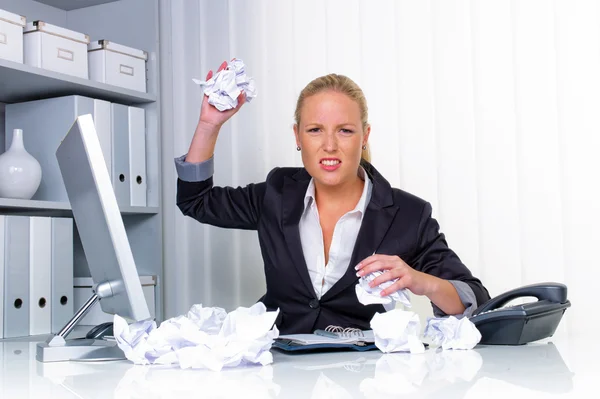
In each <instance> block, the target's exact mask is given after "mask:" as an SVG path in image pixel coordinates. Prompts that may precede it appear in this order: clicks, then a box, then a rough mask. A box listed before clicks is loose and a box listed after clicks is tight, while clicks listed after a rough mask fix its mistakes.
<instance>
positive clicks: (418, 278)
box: [356, 255, 437, 296]
mask: <svg viewBox="0 0 600 399" xmlns="http://www.w3.org/2000/svg"><path fill="white" fill-rule="evenodd" d="M356 270H357V273H356V275H357V276H359V277H362V276H366V275H368V274H370V273H373V272H375V271H378V270H380V271H382V272H384V273H382V274H381V275H380V276H378V277H376V278H375V279H374V280H373V281H371V282H370V283H369V285H370V286H371V287H376V286H378V285H380V284H382V283H385V282H386V281H390V280H394V279H398V281H396V282H395V283H394V284H392V285H390V286H389V287H387V288H386V289H385V290H383V291H381V295H382V296H385V295H390V294H393V293H394V292H396V291H399V290H401V289H403V288H408V289H409V290H410V291H411V292H412V293H413V294H415V295H428V294H429V293H431V292H432V290H433V289H434V287H435V284H436V279H437V277H435V276H431V275H429V274H426V273H423V272H419V271H417V270H415V269H413V268H412V267H410V266H409V265H407V264H406V262H404V261H403V260H402V259H400V257H398V256H395V255H393V256H390V255H372V256H369V257H368V258H366V259H365V260H363V261H362V262H360V263H359V264H358V265H357V266H356Z"/></svg>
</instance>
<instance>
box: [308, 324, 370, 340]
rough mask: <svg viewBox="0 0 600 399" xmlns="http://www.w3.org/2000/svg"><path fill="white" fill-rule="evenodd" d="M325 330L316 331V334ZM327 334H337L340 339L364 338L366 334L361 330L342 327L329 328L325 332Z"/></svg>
mask: <svg viewBox="0 0 600 399" xmlns="http://www.w3.org/2000/svg"><path fill="white" fill-rule="evenodd" d="M320 331H323V330H317V331H315V334H318V332H320ZM324 331H325V332H328V333H331V334H335V336H336V337H338V338H351V337H364V336H365V333H364V332H363V330H361V329H360V328H352V327H346V328H344V327H340V326H327V327H326V328H325V330H324Z"/></svg>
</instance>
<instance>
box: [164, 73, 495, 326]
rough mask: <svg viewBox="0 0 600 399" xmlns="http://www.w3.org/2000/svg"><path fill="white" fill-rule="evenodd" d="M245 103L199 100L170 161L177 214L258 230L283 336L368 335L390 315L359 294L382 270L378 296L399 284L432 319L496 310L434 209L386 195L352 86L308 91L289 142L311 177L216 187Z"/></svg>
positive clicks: (279, 173) (276, 176) (328, 79)
mask: <svg viewBox="0 0 600 399" xmlns="http://www.w3.org/2000/svg"><path fill="white" fill-rule="evenodd" d="M226 66H227V63H226V62H224V63H223V64H222V65H221V66H220V68H219V71H220V70H221V69H223V68H225V67H226ZM211 76H212V71H210V72H209V73H208V76H207V79H210V78H211ZM238 100H239V104H238V106H237V108H235V109H231V110H228V111H225V112H220V111H218V110H217V109H216V108H214V107H213V106H212V105H210V104H209V103H208V100H207V97H206V96H204V100H203V103H202V110H201V113H200V121H199V123H198V126H197V128H196V132H195V134H194V137H193V139H192V142H191V145H190V149H189V151H188V153H187V154H186V155H183V156H182V157H179V158H176V159H175V163H176V167H177V171H178V175H179V178H178V185H177V187H178V190H177V205H178V206H179V208H180V209H181V211H182V212H183V214H184V215H187V216H191V217H193V218H195V219H197V220H198V221H200V222H201V223H208V224H211V225H214V226H219V227H227V228H238V229H249V230H257V231H258V238H259V242H260V247H261V252H262V256H263V260H264V268H265V276H266V283H267V292H266V294H265V295H264V296H263V298H261V301H263V303H264V304H265V305H266V307H267V308H268V309H270V310H274V309H277V308H279V309H280V315H281V317H280V318H279V319H278V321H277V326H278V328H279V330H280V331H281V333H282V334H290V333H310V332H313V331H314V330H315V329H323V328H326V327H327V326H329V325H336V326H342V327H355V328H361V329H369V322H370V320H371V318H372V317H373V315H374V314H375V313H376V312H383V311H385V309H384V307H383V306H382V305H367V306H365V305H363V304H361V303H360V302H358V299H357V297H356V292H355V285H356V283H357V281H358V276H364V275H367V274H369V273H372V272H375V271H385V273H382V274H381V275H380V276H379V277H377V278H376V279H375V280H373V282H372V283H371V284H372V286H376V285H379V284H381V283H384V282H386V281H389V280H393V279H397V281H396V282H395V283H394V284H393V285H391V286H390V287H388V288H387V289H386V290H384V291H383V292H382V295H389V294H391V293H393V292H396V291H398V290H400V289H403V288H407V289H409V290H410V291H412V292H413V293H414V294H416V295H426V296H427V297H428V298H429V299H430V301H431V302H432V304H433V307H434V312H435V314H436V315H461V314H467V315H468V314H469V313H470V312H472V311H473V310H474V309H475V308H476V307H477V306H478V305H480V304H482V303H483V302H485V301H486V300H488V299H489V294H488V292H487V290H486V289H485V287H484V286H483V285H482V284H481V282H480V281H479V280H478V279H477V278H475V277H473V276H472V274H471V273H470V271H469V270H468V269H467V267H466V266H465V265H463V264H462V262H461V261H460V259H459V258H458V257H457V255H456V254H455V253H454V252H453V251H452V250H450V249H449V248H448V246H447V245H446V241H445V239H444V235H443V234H441V233H440V232H439V226H438V223H437V222H436V221H435V219H433V218H432V217H431V206H430V204H429V203H427V202H425V201H423V200H422V199H419V198H417V197H415V196H413V195H411V194H408V193H406V192H404V191H402V190H398V189H395V188H392V187H390V185H389V183H388V182H387V181H386V180H385V179H384V178H383V176H381V174H379V172H378V171H377V170H376V169H375V168H374V167H373V166H372V165H371V164H370V163H369V153H368V139H369V134H370V132H371V128H370V126H369V124H368V122H367V121H368V116H367V105H366V100H365V98H364V95H363V92H362V91H361V89H360V88H359V87H358V86H357V85H356V84H355V83H354V82H353V81H352V80H350V79H349V78H347V77H345V76H341V75H335V74H331V75H327V76H323V77H320V78H318V79H315V80H314V81H312V82H310V83H309V84H308V85H307V86H306V87H305V88H304V90H302V92H301V94H300V96H299V98H298V102H297V106H296V112H295V119H296V124H295V125H294V134H295V137H296V144H297V150H298V151H301V153H302V162H303V164H304V168H275V169H273V170H272V171H271V172H270V173H269V174H268V176H267V179H266V181H265V182H262V183H258V184H249V185H248V186H246V187H243V188H232V187H216V186H213V179H212V173H213V159H212V156H213V152H214V148H215V143H216V140H217V136H218V134H219V130H220V127H221V126H222V125H223V123H225V122H226V121H227V120H228V119H229V118H231V117H232V116H233V115H234V114H235V113H236V112H237V111H238V110H239V109H240V107H242V105H243V104H244V100H245V98H244V96H243V94H242V95H240V97H239V99H238Z"/></svg>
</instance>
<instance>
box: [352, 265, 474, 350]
mask: <svg viewBox="0 0 600 399" xmlns="http://www.w3.org/2000/svg"><path fill="white" fill-rule="evenodd" d="M381 273H382V272H380V271H377V272H374V273H370V274H368V275H366V276H363V277H361V278H360V279H359V280H358V283H357V284H356V296H357V298H358V300H359V302H360V303H362V304H363V305H371V304H384V305H385V304H390V303H396V302H398V303H401V304H403V305H404V306H405V307H410V298H409V296H408V290H407V289H402V290H399V291H397V292H394V293H393V294H391V295H386V296H384V297H382V296H381V291H382V290H383V289H385V288H387V287H389V286H390V285H392V284H393V283H394V282H395V281H396V280H391V281H387V282H385V283H383V284H380V285H378V286H376V287H370V286H369V283H370V282H371V281H373V280H374V279H375V278H376V277H377V276H379V275H381ZM371 328H372V329H373V335H374V337H375V345H376V346H377V348H379V349H380V350H381V351H382V352H385V353H389V352H410V353H423V352H424V351H425V346H424V345H423V343H422V341H421V339H420V338H419V335H420V332H421V320H420V319H419V315H418V314H416V313H415V312H411V311H408V310H402V309H393V310H388V311H387V312H385V313H376V314H375V316H374V317H373V319H371ZM424 337H426V338H429V339H431V341H432V343H433V345H435V346H441V347H442V349H472V348H474V347H475V345H477V344H478V343H479V341H481V333H480V332H479V330H478V329H477V327H475V325H474V324H473V323H472V322H471V320H469V319H468V318H467V317H462V318H457V317H454V316H449V317H432V318H429V319H428V320H427V325H426V327H425V332H424Z"/></svg>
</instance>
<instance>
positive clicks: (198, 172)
mask: <svg viewBox="0 0 600 399" xmlns="http://www.w3.org/2000/svg"><path fill="white" fill-rule="evenodd" d="M186 156H187V154H185V155H182V156H180V157H177V158H175V169H177V176H178V177H179V178H180V179H181V180H183V181H188V182H199V181H204V180H206V179H208V178H209V177H211V176H212V175H213V174H214V173H215V161H214V157H210V158H209V159H207V160H206V161H204V162H199V163H192V162H186V161H185V157H186Z"/></svg>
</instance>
